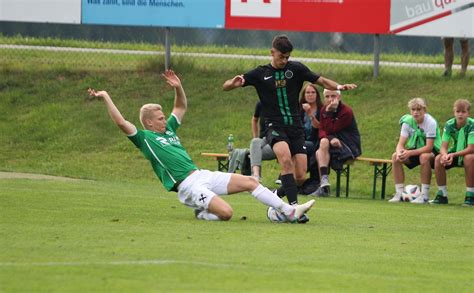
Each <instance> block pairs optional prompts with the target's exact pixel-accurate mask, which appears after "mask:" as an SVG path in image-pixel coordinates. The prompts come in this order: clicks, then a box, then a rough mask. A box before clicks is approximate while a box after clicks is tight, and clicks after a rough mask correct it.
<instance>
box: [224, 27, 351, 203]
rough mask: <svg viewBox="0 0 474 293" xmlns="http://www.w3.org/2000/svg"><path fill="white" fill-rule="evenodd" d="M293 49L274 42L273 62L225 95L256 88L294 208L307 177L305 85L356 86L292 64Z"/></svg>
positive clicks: (230, 85) (281, 40) (229, 84)
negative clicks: (303, 114) (302, 95)
mask: <svg viewBox="0 0 474 293" xmlns="http://www.w3.org/2000/svg"><path fill="white" fill-rule="evenodd" d="M292 51H293V45H292V43H291V42H290V40H289V39H288V37H287V36H285V35H279V36H276V37H275V38H274V39H273V42H272V49H271V50H270V53H271V62H270V64H267V65H262V66H259V67H257V68H255V69H253V70H251V71H249V72H247V73H245V74H242V75H237V76H235V77H234V78H232V79H229V80H227V81H225V82H224V84H223V89H224V90H225V91H229V90H233V89H235V88H238V87H245V86H254V87H255V89H256V90H257V94H258V97H259V99H260V101H261V102H262V116H263V117H265V124H266V134H265V137H266V140H267V143H269V144H270V145H271V146H272V148H273V151H274V152H275V154H276V157H277V159H278V162H279V163H280V166H281V182H282V188H281V189H280V190H278V194H279V196H284V195H286V197H287V199H288V202H289V203H290V204H297V202H298V200H297V193H298V188H297V185H301V184H303V182H304V180H305V176H306V168H307V163H306V160H307V158H306V150H305V134H304V130H303V125H302V121H301V116H300V107H299V93H300V90H301V88H302V87H303V83H304V82H305V81H309V82H310V83H317V84H319V85H321V86H323V87H324V88H328V89H332V90H336V89H337V90H351V89H354V88H356V87H357V86H356V85H355V84H343V85H340V84H338V83H336V82H334V81H332V80H330V79H327V78H324V77H322V76H319V75H317V74H316V73H314V72H312V71H311V70H309V69H308V67H306V66H305V65H303V64H302V63H300V62H296V61H289V58H290V55H291V52H292Z"/></svg>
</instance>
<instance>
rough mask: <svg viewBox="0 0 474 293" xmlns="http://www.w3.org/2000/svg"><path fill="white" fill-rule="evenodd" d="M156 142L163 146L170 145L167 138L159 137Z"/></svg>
mask: <svg viewBox="0 0 474 293" xmlns="http://www.w3.org/2000/svg"><path fill="white" fill-rule="evenodd" d="M156 140H157V141H159V142H160V143H161V144H162V145H163V146H167V145H170V143H169V142H168V140H166V138H164V137H160V136H158V137H157V138H156Z"/></svg>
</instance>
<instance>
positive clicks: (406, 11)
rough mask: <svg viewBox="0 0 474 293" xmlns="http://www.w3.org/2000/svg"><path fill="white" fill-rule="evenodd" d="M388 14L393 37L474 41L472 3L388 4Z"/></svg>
mask: <svg viewBox="0 0 474 293" xmlns="http://www.w3.org/2000/svg"><path fill="white" fill-rule="evenodd" d="M390 14H391V16H390V32H391V33H393V34H397V35H412V36H439V37H462V38H473V37H474V0H392V1H391V11H390Z"/></svg>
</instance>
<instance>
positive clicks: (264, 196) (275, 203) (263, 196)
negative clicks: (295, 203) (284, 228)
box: [252, 184, 293, 214]
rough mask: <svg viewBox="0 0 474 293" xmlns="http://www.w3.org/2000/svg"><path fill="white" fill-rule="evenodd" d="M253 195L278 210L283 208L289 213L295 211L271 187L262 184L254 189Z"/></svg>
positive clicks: (284, 211) (283, 210)
mask: <svg viewBox="0 0 474 293" xmlns="http://www.w3.org/2000/svg"><path fill="white" fill-rule="evenodd" d="M252 195H253V196H254V197H255V198H256V199H257V200H258V201H260V202H261V203H263V204H265V205H267V206H269V207H272V208H275V209H277V210H281V211H282V212H283V213H285V214H289V213H291V212H292V211H293V208H292V207H291V206H289V205H288V204H286V203H285V202H284V201H283V200H281V198H279V197H278V196H276V195H275V194H274V193H273V192H271V191H270V189H268V188H266V187H264V186H263V185H262V184H260V185H259V186H258V187H257V188H255V190H254V191H252Z"/></svg>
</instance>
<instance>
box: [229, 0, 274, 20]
mask: <svg viewBox="0 0 474 293" xmlns="http://www.w3.org/2000/svg"><path fill="white" fill-rule="evenodd" d="M281 1H282V0H230V15H231V16H244V17H276V18H279V17H281Z"/></svg>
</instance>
